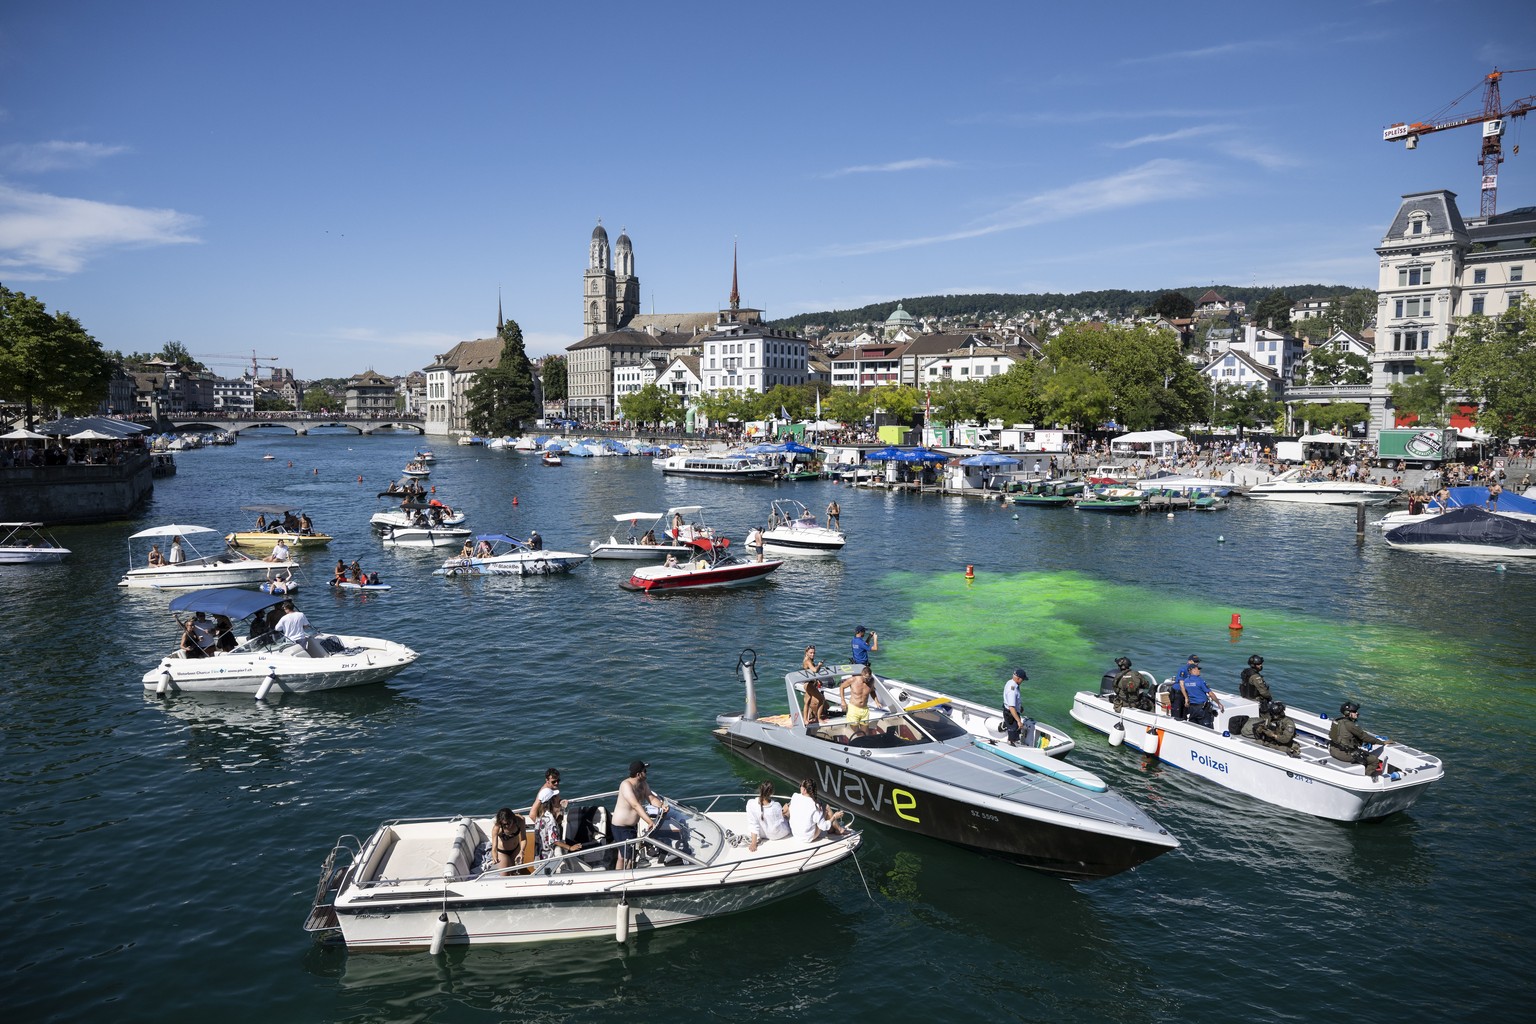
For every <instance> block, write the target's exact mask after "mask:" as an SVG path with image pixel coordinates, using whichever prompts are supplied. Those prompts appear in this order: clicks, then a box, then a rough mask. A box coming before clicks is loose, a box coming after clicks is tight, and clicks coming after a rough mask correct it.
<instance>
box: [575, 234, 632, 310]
mask: <svg viewBox="0 0 1536 1024" xmlns="http://www.w3.org/2000/svg"><path fill="white" fill-rule="evenodd" d="M620 240H621V241H622V242H624V243H625V245H626V248H627V245H628V242H629V239H627V238H624V237H623V236H620ZM630 262H631V264H632V263H633V262H634V257H633V255H631V257H630ZM615 288H616V285H615V282H614V276H613V256H612V253H610V252H609V250H608V232H607V231H604V230H603V222H602V221H601V220H599V221H598V222H597V227H595V228H593V229H592V246H591V249H590V255H589V257H588V260H587V273H586V275H585V278H584V288H583V295H582V299H583V305H584V307H585V308H584V311H583V313H582V322H583V324H584V325H585V331H586V333H585V336H586V337H588V338H590V337H592V335H594V334H607V333H608V332H609V331H612V330H616V329H617V328H618V320H617V310H616V309H615ZM638 291H639V287H638V285H637V286H636V292H637V293H638Z"/></svg>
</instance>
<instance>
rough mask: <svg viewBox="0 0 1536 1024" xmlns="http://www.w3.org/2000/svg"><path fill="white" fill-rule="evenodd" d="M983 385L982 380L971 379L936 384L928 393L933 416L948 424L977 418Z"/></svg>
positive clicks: (939, 421) (936, 420)
mask: <svg viewBox="0 0 1536 1024" xmlns="http://www.w3.org/2000/svg"><path fill="white" fill-rule="evenodd" d="M999 376H1002V375H1001V374H1000V375H999ZM981 387H982V383H981V381H971V380H965V381H962V380H943V381H939V382H938V383H936V384H934V385H933V386H932V387H930V388H928V394H927V401H928V405H929V409H930V415H931V418H932V419H933V420H934V421H935V422H937V423H946V424H954V423H966V422H968V421H970V420H973V419H975V418H976V417H977V416H978V415H979V414H980V410H981Z"/></svg>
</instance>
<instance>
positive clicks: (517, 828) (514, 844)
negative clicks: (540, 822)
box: [491, 807, 527, 868]
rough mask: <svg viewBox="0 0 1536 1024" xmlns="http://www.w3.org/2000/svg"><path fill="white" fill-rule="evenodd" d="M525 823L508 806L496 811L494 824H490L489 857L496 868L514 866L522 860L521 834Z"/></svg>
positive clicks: (525, 828)
mask: <svg viewBox="0 0 1536 1024" xmlns="http://www.w3.org/2000/svg"><path fill="white" fill-rule="evenodd" d="M526 831H527V825H526V824H525V823H524V821H523V818H522V816H521V815H519V814H518V813H517V812H516V811H514V810H512V808H510V807H503V808H502V809H501V810H499V811H497V812H496V824H494V825H492V826H491V858H492V861H491V862H492V863H493V864H495V866H496V867H498V868H510V867H515V866H517V865H518V864H521V863H522V862H523V835H524V834H525V833H526Z"/></svg>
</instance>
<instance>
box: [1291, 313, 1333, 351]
mask: <svg viewBox="0 0 1536 1024" xmlns="http://www.w3.org/2000/svg"><path fill="white" fill-rule="evenodd" d="M1334 330H1335V328H1334V326H1333V318H1332V317H1330V316H1327V315H1326V314H1325V315H1323V316H1308V317H1302V318H1301V319H1300V320H1292V321H1291V334H1293V335H1294V336H1296V337H1298V338H1305V339H1306V340H1307V341H1310V342H1312V343H1313V344H1314V345H1316V344H1321V343H1322V342H1324V341H1327V340H1328V339H1329V338H1331V337H1333V333H1334Z"/></svg>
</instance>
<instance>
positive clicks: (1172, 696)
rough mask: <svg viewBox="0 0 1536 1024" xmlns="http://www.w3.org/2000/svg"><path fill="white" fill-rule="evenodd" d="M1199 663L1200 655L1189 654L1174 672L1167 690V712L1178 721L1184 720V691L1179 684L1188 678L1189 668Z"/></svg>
mask: <svg viewBox="0 0 1536 1024" xmlns="http://www.w3.org/2000/svg"><path fill="white" fill-rule="evenodd" d="M1198 664H1200V655H1198V654H1191V655H1190V656H1189V658H1188V659H1187V660H1186V661H1185V662H1184V667H1183V668H1181V669H1179V670H1178V672H1176V673H1174V676H1173V689H1172V690H1170V691H1169V692H1168V713H1169V714H1170V715H1172V716H1173V717H1174V718H1177V719H1178V720H1179V721H1181V722H1182V721H1184V714H1185V712H1184V691H1183V690H1182V689H1180V686H1181V684H1183V683H1185V682H1187V681H1188V680H1189V670H1190V669H1192V668H1194V667H1195V666H1196V665H1198Z"/></svg>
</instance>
